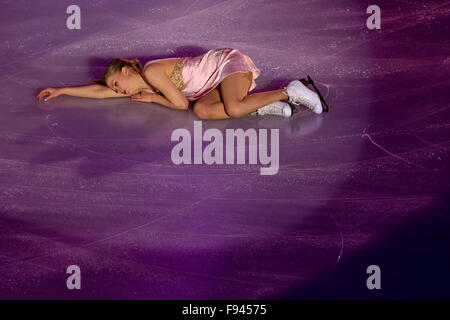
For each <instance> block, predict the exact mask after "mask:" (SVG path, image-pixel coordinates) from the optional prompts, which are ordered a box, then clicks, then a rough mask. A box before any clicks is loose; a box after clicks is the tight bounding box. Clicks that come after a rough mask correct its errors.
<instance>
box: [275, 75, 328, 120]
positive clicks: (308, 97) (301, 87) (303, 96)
mask: <svg viewBox="0 0 450 320" xmlns="http://www.w3.org/2000/svg"><path fill="white" fill-rule="evenodd" d="M309 84H312V86H313V87H314V90H315V91H316V92H317V93H316V92H314V91H312V90H310V89H308V88H307V86H308V85H309ZM283 89H284V90H283V93H284V94H285V95H287V96H288V97H289V99H288V101H289V103H290V104H292V105H294V107H299V106H300V105H303V106H305V107H307V108H309V109H311V110H312V111H313V112H314V113H316V114H320V113H322V111H325V112H328V105H327V104H326V102H325V100H324V99H323V97H322V95H321V94H320V92H319V90H318V89H317V87H316V86H315V85H314V82H313V81H312V79H311V77H310V76H308V80H305V79H300V80H294V81H291V82H290V83H289V84H288V86H287V87H284V88H283ZM322 103H323V105H324V106H326V108H323V105H322Z"/></svg>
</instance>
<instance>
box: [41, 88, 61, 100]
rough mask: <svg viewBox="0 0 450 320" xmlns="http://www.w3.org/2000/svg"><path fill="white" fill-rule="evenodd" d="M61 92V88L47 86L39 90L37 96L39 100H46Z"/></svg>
mask: <svg viewBox="0 0 450 320" xmlns="http://www.w3.org/2000/svg"><path fill="white" fill-rule="evenodd" d="M61 94H62V92H61V89H55V88H47V89H44V90H42V91H41V92H39V94H38V95H37V98H38V99H39V101H41V100H42V99H44V101H48V100H50V99H53V98H56V97H57V96H59V95H61Z"/></svg>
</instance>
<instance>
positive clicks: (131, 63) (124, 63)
mask: <svg viewBox="0 0 450 320" xmlns="http://www.w3.org/2000/svg"><path fill="white" fill-rule="evenodd" d="M123 67H127V68H130V69H131V70H132V71H134V72H136V73H138V74H141V73H142V65H141V63H140V62H139V60H138V59H137V58H134V59H131V60H128V59H124V58H118V59H113V60H111V61H110V62H109V64H108V69H107V70H106V72H105V74H104V75H103V79H102V80H96V81H95V82H96V83H98V84H102V85H104V86H106V79H107V78H108V77H109V76H111V75H113V74H114V73H116V72H118V71H120V70H122V68H123Z"/></svg>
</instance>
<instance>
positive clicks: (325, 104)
mask: <svg viewBox="0 0 450 320" xmlns="http://www.w3.org/2000/svg"><path fill="white" fill-rule="evenodd" d="M300 82H301V83H303V84H304V85H305V86H306V87H307V86H308V85H309V84H311V85H312V86H313V88H314V90H315V91H316V93H317V95H318V96H319V99H320V102H322V108H323V112H328V104H327V102H326V101H325V99H324V98H323V96H322V94H321V93H320V91H319V89H318V88H317V87H316V85H315V83H314V81H313V80H312V79H311V77H310V76H307V80H306V79H303V78H302V79H300Z"/></svg>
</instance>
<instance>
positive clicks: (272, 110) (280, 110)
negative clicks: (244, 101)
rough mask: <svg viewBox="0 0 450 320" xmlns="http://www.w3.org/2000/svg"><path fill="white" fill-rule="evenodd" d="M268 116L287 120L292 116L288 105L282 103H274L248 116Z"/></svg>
mask: <svg viewBox="0 0 450 320" xmlns="http://www.w3.org/2000/svg"><path fill="white" fill-rule="evenodd" d="M268 114H272V115H277V116H282V117H285V118H289V117H291V116H292V107H291V106H290V105H289V103H286V102H283V101H275V102H273V103H271V104H268V105H266V106H264V107H261V108H259V109H258V110H256V111H255V112H252V113H250V115H252V116H256V115H258V116H263V115H268Z"/></svg>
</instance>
